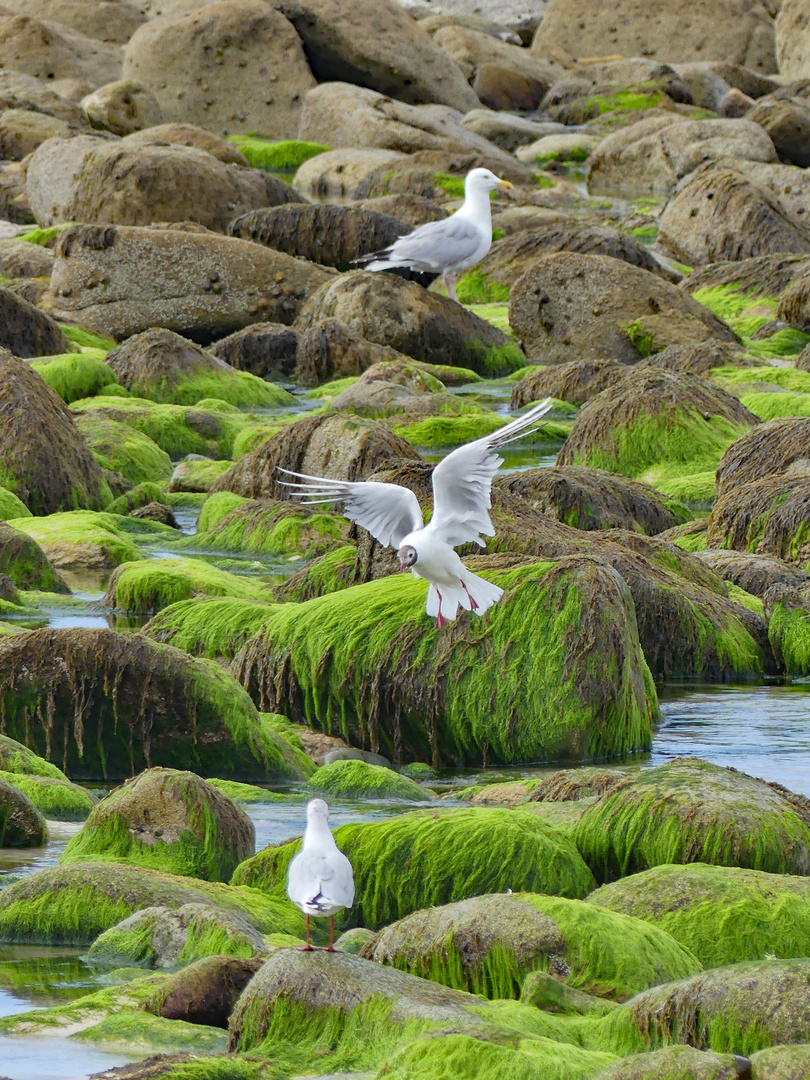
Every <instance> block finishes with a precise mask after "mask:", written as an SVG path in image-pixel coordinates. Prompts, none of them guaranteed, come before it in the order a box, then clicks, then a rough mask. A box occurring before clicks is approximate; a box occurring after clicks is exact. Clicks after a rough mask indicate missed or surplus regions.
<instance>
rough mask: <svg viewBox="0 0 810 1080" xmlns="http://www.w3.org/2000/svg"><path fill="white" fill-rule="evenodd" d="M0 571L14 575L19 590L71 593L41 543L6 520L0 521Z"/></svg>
mask: <svg viewBox="0 0 810 1080" xmlns="http://www.w3.org/2000/svg"><path fill="white" fill-rule="evenodd" d="M11 520H12V521H21V520H23V519H22V518H12V519H11ZM0 574H5V575H6V577H8V578H11V580H12V581H13V582H14V584H15V585H16V586H17V588H18V589H39V590H42V591H43V592H53V593H63V594H66V593H69V592H70V590H69V589H68V587H67V585H66V584H65V582H64V581H63V580H62V578H61V577H60V576H59V574H57V572H56V570H54V568H53V567H52V566H51V564H50V562H49V561H48V557H47V556H46V554H45V552H44V551H43V550H42V548H41V547H40V546H39V544H38V543H37V542H36V541H35V540H33V539H32V538H31V537H30V536H28V534H27V533H25V532H22V531H21V530H19V529H14V528H12V527H11V526H10V525H8V524H7V523H5V522H0Z"/></svg>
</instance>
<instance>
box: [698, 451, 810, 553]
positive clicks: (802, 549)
mask: <svg viewBox="0 0 810 1080" xmlns="http://www.w3.org/2000/svg"><path fill="white" fill-rule="evenodd" d="M808 506H810V476H807V473H806V465H805V466H804V467H803V475H802V474H799V475H791V474H790V473H787V474H784V475H777V476H765V477H763V478H762V479H760V480H751V481H750V482H749V483H740V484H736V485H735V486H734V487H732V488H729V489H728V490H726V491H724V492H723V494H721V495H719V496H718V498H717V500H716V502H715V504H714V507H713V508H712V512H711V515H710V516H709V528H708V532H707V534H706V543H707V545H708V546H709V547H723V548H732V549H734V550H736V551H752V552H754V553H755V554H759V555H771V556H775V557H776V558H778V559H784V560H785V561H787V562H791V563H795V564H797V565H798V566H800V567H806V566H807V565H808V563H809V562H810V534H808V531H807V513H808Z"/></svg>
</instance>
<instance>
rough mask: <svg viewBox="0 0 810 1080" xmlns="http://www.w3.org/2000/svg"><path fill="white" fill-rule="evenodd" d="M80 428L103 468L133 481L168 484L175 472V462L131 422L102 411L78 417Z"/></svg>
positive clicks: (77, 422)
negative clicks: (105, 414) (107, 414)
mask: <svg viewBox="0 0 810 1080" xmlns="http://www.w3.org/2000/svg"><path fill="white" fill-rule="evenodd" d="M76 427H77V428H78V429H79V431H80V432H81V434H82V436H83V438H84V440H85V442H86V443H87V445H88V447H89V448H90V450H91V452H92V454H93V457H94V458H95V459H96V461H97V462H98V463H99V465H100V466H101V467H102V469H106V470H107V471H108V473H116V474H117V475H118V476H119V477H123V479H124V480H126V481H127V482H128V483H129V484H143V483H149V482H151V481H154V482H156V483H161V482H163V483H165V481H166V479H167V478H168V477H169V476H170V475H171V471H172V462H171V458H170V457H169V455H168V454H167V453H166V452H165V450H161V449H160V447H159V446H158V445H157V443H155V442H153V441H152V440H151V439H150V438H149V436H148V435H144V434H143V432H141V431H135V430H134V429H133V428H131V427H130V426H129V425H128V424H123V423H121V422H120V421H118V420H112V419H111V418H110V417H108V416H104V415H101V414H99V413H83V414H80V415H79V416H77V417H76ZM107 480H108V482H110V477H109V475H108V476H107Z"/></svg>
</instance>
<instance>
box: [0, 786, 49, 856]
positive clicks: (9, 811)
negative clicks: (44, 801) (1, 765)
mask: <svg viewBox="0 0 810 1080" xmlns="http://www.w3.org/2000/svg"><path fill="white" fill-rule="evenodd" d="M46 835H47V830H46V828H45V819H44V818H43V816H42V814H41V813H40V812H39V810H37V808H36V806H34V804H33V803H32V802H31V800H30V799H29V798H28V796H27V795H23V793H22V792H21V791H20V790H19V789H18V788H17V787H16V786H15V785H13V784H10V783H9V782H8V781H7V780H2V779H0V847H40V846H41V845H42V844H44V843H45V837H46Z"/></svg>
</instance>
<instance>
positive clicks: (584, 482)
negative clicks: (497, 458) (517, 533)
mask: <svg viewBox="0 0 810 1080" xmlns="http://www.w3.org/2000/svg"><path fill="white" fill-rule="evenodd" d="M504 488H506V489H508V490H509V491H511V492H513V494H515V495H519V496H520V497H521V498H522V499H525V500H526V501H527V502H528V504H529V505H530V506H531V507H532V509H533V510H537V511H538V512H539V513H541V514H549V515H550V516H551V517H554V518H556V519H557V520H558V521H564V522H565V524H566V525H571V526H572V527H573V528H575V529H582V530H584V531H586V532H589V531H592V530H594V529H629V530H630V531H631V532H638V533H644V534H646V535H647V536H655V535H656V534H657V533H661V532H663V531H664V530H665V529H671V528H674V526H675V525H682V524H683V523H684V521H687V520H690V519H691V515H690V514H689V512H688V510H687V509H686V507H683V506H679V505H678V504H677V503H675V502H674V501H673V500H671V499H665V498H664V497H663V496H662V495H661V494H660V492H658V491H656V490H655V488H651V487H648V485H647V484H640V483H638V482H637V481H636V480H628V479H626V478H625V477H619V476H616V475H615V474H614V473H608V472H603V471H602V470H601V469H593V468H576V467H573V466H566V465H558V466H557V467H556V468H553V469H526V470H521V471H520V472H516V473H512V474H511V475H507V476H504V478H503V484H502V486H501V489H500V490H503V489H504Z"/></svg>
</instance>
